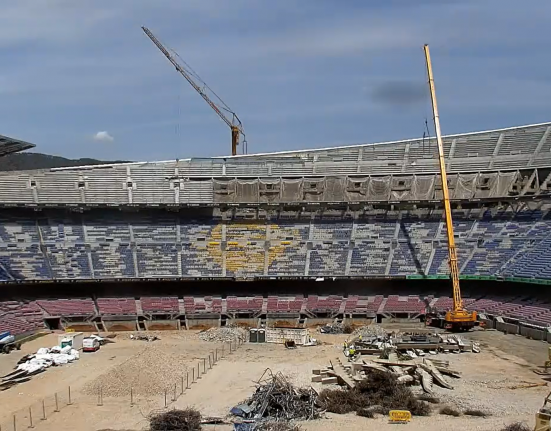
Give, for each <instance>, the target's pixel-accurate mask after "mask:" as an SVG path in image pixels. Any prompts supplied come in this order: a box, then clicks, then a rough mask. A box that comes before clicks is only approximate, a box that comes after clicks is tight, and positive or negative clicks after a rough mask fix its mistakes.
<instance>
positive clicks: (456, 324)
mask: <svg viewBox="0 0 551 431" xmlns="http://www.w3.org/2000/svg"><path fill="white" fill-rule="evenodd" d="M424 50H425V60H426V63H427V75H428V81H429V90H430V98H431V102H432V113H433V119H434V128H435V130H436V142H437V145H438V160H439V162H440V179H441V180H442V195H443V198H444V214H445V216H446V230H447V233H448V259H449V260H448V261H449V266H450V276H451V280H452V286H453V308H452V310H449V311H448V312H446V317H445V327H446V328H447V329H451V330H456V331H462V330H469V329H470V328H472V327H473V326H475V323H476V312H474V311H473V312H471V311H468V310H466V309H465V308H464V307H463V300H462V298H461V288H460V285H459V268H458V265H457V250H456V248H455V237H454V233H453V220H452V210H451V203H450V192H449V189H448V177H447V175H446V160H445V157H444V146H443V144H442V134H441V132H440V117H439V115H438V105H437V104H436V92H435V90H434V77H433V75H432V64H431V61H430V51H429V46H428V45H425V46H424Z"/></svg>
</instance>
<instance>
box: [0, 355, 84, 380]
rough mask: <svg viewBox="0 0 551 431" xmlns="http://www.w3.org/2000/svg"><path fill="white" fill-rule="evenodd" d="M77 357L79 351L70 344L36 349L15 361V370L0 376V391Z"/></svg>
mask: <svg viewBox="0 0 551 431" xmlns="http://www.w3.org/2000/svg"><path fill="white" fill-rule="evenodd" d="M79 357H80V355H79V352H78V351H77V350H75V349H73V348H72V347H71V346H67V347H63V348H61V347H59V346H54V347H52V348H50V349H48V348H41V349H38V351H37V352H36V353H35V354H30V355H25V356H23V358H21V359H20V360H19V362H18V363H17V366H16V369H15V371H13V372H11V373H9V374H6V375H5V376H3V377H1V378H0V391H4V390H6V389H8V388H11V387H12V386H15V385H17V384H18V383H23V382H26V381H29V380H30V379H31V377H32V376H34V375H35V374H38V373H41V372H43V371H45V370H46V369H47V368H50V367H53V366H60V365H65V364H68V363H70V362H73V361H75V360H78V359H79Z"/></svg>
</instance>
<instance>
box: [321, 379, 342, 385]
mask: <svg viewBox="0 0 551 431" xmlns="http://www.w3.org/2000/svg"><path fill="white" fill-rule="evenodd" d="M338 382H339V379H337V378H336V377H325V378H323V379H321V384H322V385H334V384H337V383H338Z"/></svg>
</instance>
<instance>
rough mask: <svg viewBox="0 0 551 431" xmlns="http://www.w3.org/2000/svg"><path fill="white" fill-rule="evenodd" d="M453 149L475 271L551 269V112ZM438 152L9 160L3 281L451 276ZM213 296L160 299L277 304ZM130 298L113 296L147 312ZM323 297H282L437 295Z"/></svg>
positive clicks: (514, 276) (341, 150)
mask: <svg viewBox="0 0 551 431" xmlns="http://www.w3.org/2000/svg"><path fill="white" fill-rule="evenodd" d="M444 148H445V154H446V160H447V169H448V172H449V173H450V175H449V178H448V181H449V187H450V191H451V197H452V202H453V211H454V225H455V234H456V237H457V239H456V241H457V249H458V255H459V267H460V271H461V275H462V277H463V278H464V279H476V280H488V279H493V280H496V279H497V280H512V281H515V280H516V281H524V282H531V283H540V284H547V283H548V282H549V280H551V229H550V228H551V214H550V213H549V209H550V205H551V199H550V191H549V188H550V186H551V185H550V184H549V183H550V182H551V123H545V124H537V125H531V126H524V127H515V128H508V129H502V130H494V131H487V132H479V133H469V134H461V135H453V136H447V137H444ZM436 156H437V147H436V142H435V141H434V140H430V139H425V140H420V139H414V140H405V141H399V142H389V143H381V144H366V145H354V146H348V147H338V148H327V149H318V150H304V151H288V152H279V153H269V154H258V155H247V156H235V157H225V158H224V157H220V158H210V159H185V160H174V161H166V162H154V163H149V162H147V163H125V164H112V165H100V166H84V167H77V168H56V169H50V170H43V171H21V172H9V173H0V205H1V206H2V207H3V208H2V210H1V212H0V214H1V215H0V280H2V281H3V282H4V283H5V284H6V285H5V287H6V289H4V292H13V289H9V290H8V289H7V286H9V284H17V285H21V284H29V283H35V282H52V281H66V282H68V281H70V282H76V281H83V282H84V281H103V282H105V283H111V282H114V281H124V280H127V281H130V280H132V281H136V280H157V281H159V280H166V281H167V282H168V281H169V280H191V279H193V280H224V279H231V280H265V279H312V280H315V279H318V280H319V279H375V278H379V279H393V278H402V279H404V278H409V279H427V278H433V279H439V278H443V279H447V278H448V275H447V271H448V268H447V246H446V232H445V224H444V220H443V216H442V205H441V189H440V187H439V182H440V180H439V174H438V162H437V157H436ZM0 295H1V294H0ZM130 296H134V295H130ZM179 296H180V298H179ZM214 299H216V301H215V300H214ZM214 299H212V298H211V299H210V300H208V301H206V302H205V301H204V300H199V302H196V299H193V298H192V299H191V300H190V299H189V298H188V299H187V303H186V300H185V298H184V297H182V296H181V295H177V296H174V297H170V298H166V301H168V302H167V304H168V305H166V304H165V305H166V307H168V308H167V309H165V308H163V307H164V306H161V305H162V304H161V303H162V301H161V300H160V299H158V301H161V302H159V304H161V305H159V306H156V307H157V308H158V307H161V311H162V310H164V311H167V310H170V312H168V311H167V314H171V315H176V314H178V313H179V312H186V307H187V310H188V311H189V310H193V313H195V312H196V311H198V310H202V311H204V312H207V311H208V312H209V313H220V312H222V310H223V311H224V312H228V310H232V311H239V310H241V311H249V312H251V313H253V314H254V313H258V312H264V313H266V312H268V311H270V310H271V311H272V312H273V311H278V301H277V300H276V302H275V310H274V308H273V307H274V302H273V300H272V303H271V305H270V299H269V298H268V299H267V300H266V298H261V297H260V298H256V299H254V298H251V299H243V301H245V303H239V302H235V301H240V300H239V299H237V298H236V299H231V300H230V298H229V297H228V298H224V299H222V298H219V299H220V302H218V299H217V298H214ZM349 300H350V301H351V302H350V301H349ZM94 301H96V300H95V299H94ZM121 301H122V300H121ZM124 301H127V300H124ZM129 301H130V302H129V304H130V305H128V307H129V308H128V307H127V305H124V304H126V303H124V304H123V305H120V304H122V303H121V302H116V304H119V305H116V306H115V305H114V308H109V307H110V306H106V305H105V304H104V305H103V309H105V310H109V309H112V310H114V311H113V313H115V314H119V315H122V314H136V313H137V314H140V312H142V313H143V309H142V306H143V304H141V303H140V304H141V305H139V306H136V305H135V304H134V302H132V301H133V299H131V300H129ZM190 301H192V302H193V303H192V302H190ZM201 301H202V302H201ZM309 301H310V299H309V298H308V299H306V298H302V299H300V298H299V299H297V298H296V297H295V298H294V299H288V300H282V303H283V302H284V303H285V305H284V306H282V308H281V310H280V311H282V312H294V313H303V312H307V311H309V312H312V311H316V310H317V311H320V310H326V312H328V313H329V314H330V315H335V313H337V312H339V313H343V312H345V311H348V312H350V313H356V312H357V311H358V310H361V313H360V314H364V315H365V314H366V313H367V312H368V311H369V313H377V312H378V311H384V308H385V307H386V306H387V304H388V305H389V307H390V308H388V309H387V311H388V312H391V313H398V314H399V313H400V312H404V313H407V314H419V313H421V312H422V310H423V309H424V307H425V305H426V304H425V302H424V301H421V300H420V299H419V298H417V299H415V298H411V299H408V298H405V299H404V298H398V299H395V298H384V297H379V296H377V295H376V296H374V297H373V298H371V297H370V298H367V299H365V298H362V297H361V296H358V297H357V298H356V299H355V300H354V298H352V299H351V298H347V299H344V298H342V297H341V298H340V299H338V296H337V298H333V299H331V297H327V298H325V297H324V298H323V299H320V298H318V297H316V298H315V301H314V299H312V302H309ZM319 301H328V302H327V303H323V304H325V305H323V306H320V305H319ZM389 301H390V302H389ZM408 301H411V304H410V303H409V302H408ZM442 301H444V302H442V304H444V303H445V299H442ZM180 302H182V304H180ZM207 303H208V305H205V304H207ZM155 304H157V302H155ZM186 304H187V305H186ZM197 304H203V305H202V306H197ZM308 304H309V305H308ZM392 304H394V305H392ZM408 304H409V305H408ZM433 305H434V304H433ZM35 306H38V307H41V308H40V309H41V311H43V312H46V311H45V310H46V308H44V307H42V306H39V305H37V304H35ZM48 306H49V305H48ZM89 306H90V303H87V305H86V306H84V308H86V310H88V308H89ZM94 307H95V308H94ZM94 307H93V308H94V310H95V313H96V314H97V313H98V312H100V310H101V308H98V307H100V303H98V302H97V301H96V302H94ZM117 307H119V308H117ZM136 307H138V308H136ZM146 307H147V306H146ZM236 307H237V308H236ZM240 307H241V308H240ZM243 307H245V308H243ZM270 307H271V308H270ZM316 307H318V308H316ZM319 307H321V308H319ZM324 307H325V308H324ZM381 307H383V308H381ZM54 308H55V307H54ZM77 308H78V307H77ZM513 308H514V307H513ZM81 311H82V310H81ZM1 312H2V310H0V313H1ZM88 312H89V313H92V311H91V310H88V311H87V313H88ZM113 313H112V314H113ZM193 313H192V314H193ZM65 314H66V313H65ZM92 314H93V313H92ZM356 314H357V313H356ZM543 314H545V313H543ZM543 314H542V313H539V315H541V316H543ZM549 314H551V311H550V312H549ZM550 321H551V318H550Z"/></svg>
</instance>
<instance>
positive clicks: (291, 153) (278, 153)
mask: <svg viewBox="0 0 551 431" xmlns="http://www.w3.org/2000/svg"><path fill="white" fill-rule="evenodd" d="M541 126H551V121H549V122H544V123H535V124H527V125H523V126H513V127H505V128H501V129H492V130H483V131H478V132H467V133H456V134H453V135H444V136H442V138H456V137H467V136H472V135H480V134H484V133H497V132H507V131H511V130H517V129H526V128H531V127H541ZM419 139H422V138H409V139H401V140H397V141H386V142H374V143H364V144H353V145H343V146H335V147H324V148H312V149H302V150H287V151H275V152H270V153H255V154H242V155H237V156H215V157H187V158H183V159H172V160H158V161H149V162H126V163H108V164H99V165H82V166H67V167H63V168H50V169H41V170H40V171H51V172H55V171H73V170H89V169H107V168H112V167H116V166H139V165H148V164H162V163H173V162H176V161H182V162H185V161H192V160H202V161H205V162H208V161H219V160H223V159H231V160H237V159H247V158H255V157H263V156H270V155H273V156H285V155H286V154H288V155H289V157H292V156H295V155H297V154H301V153H311V152H319V151H328V150H337V149H348V148H357V147H365V146H373V145H392V144H400V143H404V142H413V141H418V140H419ZM431 139H434V137H432V138H431Z"/></svg>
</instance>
